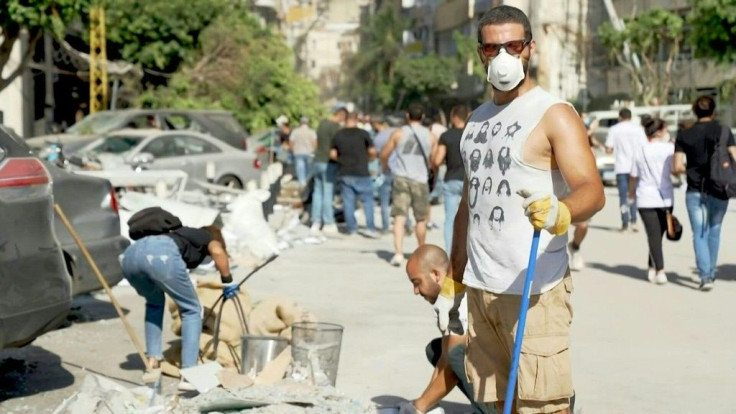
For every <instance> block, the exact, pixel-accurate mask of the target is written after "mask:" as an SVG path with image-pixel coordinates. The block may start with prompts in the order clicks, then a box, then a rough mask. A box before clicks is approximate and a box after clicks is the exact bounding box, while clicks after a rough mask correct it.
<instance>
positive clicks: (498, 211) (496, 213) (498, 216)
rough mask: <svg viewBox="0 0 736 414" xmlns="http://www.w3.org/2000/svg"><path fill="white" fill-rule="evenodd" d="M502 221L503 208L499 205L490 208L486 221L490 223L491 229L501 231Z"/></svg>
mask: <svg viewBox="0 0 736 414" xmlns="http://www.w3.org/2000/svg"><path fill="white" fill-rule="evenodd" d="M503 221H504V214H503V209H502V208H501V207H499V206H496V207H493V210H491V216H490V217H489V218H488V222H489V224H490V225H491V230H496V231H501V225H502V224H503Z"/></svg>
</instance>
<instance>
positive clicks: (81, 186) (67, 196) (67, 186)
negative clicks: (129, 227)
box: [46, 163, 130, 295]
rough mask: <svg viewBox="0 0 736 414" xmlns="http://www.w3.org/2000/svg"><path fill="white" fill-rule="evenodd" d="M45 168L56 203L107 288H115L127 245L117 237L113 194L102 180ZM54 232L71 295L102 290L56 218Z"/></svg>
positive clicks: (116, 215)
mask: <svg viewBox="0 0 736 414" xmlns="http://www.w3.org/2000/svg"><path fill="white" fill-rule="evenodd" d="M46 168H47V170H48V171H49V172H50V173H51V176H52V177H53V181H54V184H53V189H54V199H55V200H56V203H57V204H59V206H60V207H61V208H62V210H63V211H64V214H65V215H66V216H67V218H68V219H69V221H70V222H71V223H72V225H73V226H74V229H75V230H76V231H77V233H78V234H79V237H80V238H81V239H82V241H83V242H84V244H85V246H86V247H87V250H88V251H89V253H90V255H91V256H92V258H93V259H94V261H95V264H96V265H97V267H98V268H99V269H100V272H101V273H102V275H103V276H104V277H105V281H106V282H107V284H108V285H110V286H114V285H116V284H117V283H118V282H120V280H121V279H122V278H123V272H122V269H121V267H120V260H119V256H120V255H121V254H122V253H123V251H125V248H126V247H128V246H129V245H130V241H128V239H127V238H125V237H123V236H122V235H121V234H120V218H119V216H118V203H117V198H116V196H115V190H114V189H113V187H112V185H110V182H109V181H107V180H105V179H101V178H97V177H89V176H82V175H76V174H72V173H69V172H67V171H66V170H64V169H62V168H59V167H57V166H56V165H54V164H52V163H46ZM55 228H56V237H57V238H58V240H59V242H60V243H61V248H62V250H63V253H64V259H65V262H66V266H67V270H68V272H69V275H71V277H72V293H73V294H74V295H78V294H80V293H87V292H91V291H94V290H99V289H102V286H101V285H100V282H99V280H98V279H97V276H96V275H95V274H94V273H93V271H92V267H91V266H90V265H89V263H88V262H87V260H86V259H85V258H84V256H83V255H82V252H81V250H80V249H79V247H78V246H77V244H76V243H75V242H74V239H73V238H72V236H71V234H69V231H68V230H67V229H66V227H64V224H63V223H62V222H61V219H60V218H59V217H56V223H55Z"/></svg>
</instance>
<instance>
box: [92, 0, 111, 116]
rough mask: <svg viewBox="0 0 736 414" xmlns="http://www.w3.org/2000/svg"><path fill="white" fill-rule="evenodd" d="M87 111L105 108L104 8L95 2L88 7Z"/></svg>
mask: <svg viewBox="0 0 736 414" xmlns="http://www.w3.org/2000/svg"><path fill="white" fill-rule="evenodd" d="M89 48H90V51H89V57H90V60H89V111H90V113H94V112H97V111H103V110H105V109H107V88H108V84H107V42H106V33H105V8H104V7H103V4H102V2H99V1H98V2H97V3H96V4H95V5H93V6H91V7H90V9H89Z"/></svg>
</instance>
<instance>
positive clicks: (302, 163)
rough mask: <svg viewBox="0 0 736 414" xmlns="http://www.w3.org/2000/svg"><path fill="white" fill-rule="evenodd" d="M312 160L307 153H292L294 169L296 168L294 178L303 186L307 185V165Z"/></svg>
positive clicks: (308, 165)
mask: <svg viewBox="0 0 736 414" xmlns="http://www.w3.org/2000/svg"><path fill="white" fill-rule="evenodd" d="M311 161H312V156H311V155H309V154H297V155H294V162H295V164H296V165H295V169H296V180H297V181H299V185H301V186H302V187H304V186H305V185H307V177H308V176H309V167H310V164H311Z"/></svg>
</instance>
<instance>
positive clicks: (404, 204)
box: [391, 176, 429, 221]
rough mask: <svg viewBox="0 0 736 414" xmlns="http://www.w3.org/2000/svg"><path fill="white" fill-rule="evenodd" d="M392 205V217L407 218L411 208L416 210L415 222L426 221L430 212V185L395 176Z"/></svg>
mask: <svg viewBox="0 0 736 414" xmlns="http://www.w3.org/2000/svg"><path fill="white" fill-rule="evenodd" d="M391 204H392V205H391V217H396V216H404V217H407V216H408V215H409V208H411V209H412V210H414V220H416V221H422V220H425V219H426V218H427V213H428V210H429V185H428V184H427V183H421V182H419V181H414V180H410V179H408V178H404V177H396V176H394V183H393V187H392V188H391Z"/></svg>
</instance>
